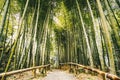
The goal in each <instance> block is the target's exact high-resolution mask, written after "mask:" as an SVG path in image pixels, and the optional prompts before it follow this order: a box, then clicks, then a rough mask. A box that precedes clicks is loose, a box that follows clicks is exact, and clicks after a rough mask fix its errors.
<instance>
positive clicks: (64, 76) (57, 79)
mask: <svg viewBox="0 0 120 80" xmlns="http://www.w3.org/2000/svg"><path fill="white" fill-rule="evenodd" d="M39 80H41V79H39ZM42 80H77V79H76V77H75V76H74V75H73V74H70V73H68V72H67V71H60V70H53V71H52V72H49V73H48V74H47V76H46V77H44V78H43V79H42Z"/></svg>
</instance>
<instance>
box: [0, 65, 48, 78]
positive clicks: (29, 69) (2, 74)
mask: <svg viewBox="0 0 120 80" xmlns="http://www.w3.org/2000/svg"><path fill="white" fill-rule="evenodd" d="M49 66H50V64H47V65H41V66H35V67H30V68H26V69H20V70H15V71H10V72H4V73H1V74H0V77H3V76H4V77H5V76H10V75H13V74H17V73H22V72H26V71H31V70H36V69H40V68H47V67H49Z"/></svg>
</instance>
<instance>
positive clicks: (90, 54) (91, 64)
mask: <svg viewBox="0 0 120 80" xmlns="http://www.w3.org/2000/svg"><path fill="white" fill-rule="evenodd" d="M76 4H77V9H78V12H79V17H80V20H81V24H82V28H83V32H84V36H85V40H86V44H87V48H88V54H89V60H90V66H91V67H93V66H94V64H93V59H92V53H91V49H90V44H89V41H88V37H87V33H86V30H85V25H84V22H83V18H82V14H81V11H80V6H79V4H78V1H77V0H76Z"/></svg>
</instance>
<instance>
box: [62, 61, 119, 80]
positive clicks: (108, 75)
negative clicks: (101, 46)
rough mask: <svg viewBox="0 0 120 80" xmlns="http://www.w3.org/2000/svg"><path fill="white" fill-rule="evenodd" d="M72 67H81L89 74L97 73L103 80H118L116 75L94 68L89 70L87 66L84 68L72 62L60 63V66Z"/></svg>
mask: <svg viewBox="0 0 120 80" xmlns="http://www.w3.org/2000/svg"><path fill="white" fill-rule="evenodd" d="M66 64H67V65H73V66H77V67H81V68H83V69H85V70H89V71H91V72H95V73H98V74H100V75H101V76H103V78H104V80H106V79H105V78H109V79H112V80H120V77H118V76H116V75H113V74H110V73H106V72H104V71H101V70H99V69H95V68H91V67H89V66H84V65H81V64H77V63H72V62H68V63H60V65H66Z"/></svg>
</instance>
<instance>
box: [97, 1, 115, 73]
mask: <svg viewBox="0 0 120 80" xmlns="http://www.w3.org/2000/svg"><path fill="white" fill-rule="evenodd" d="M96 1H97V5H98V10H99V13H100V17H101V20H102V24H103V26H101V27H102V30H103V34H104V36H105V37H104V38H105V43H106V45H107V49H108V54H109V60H110V73H112V74H116V72H115V62H114V56H113V50H112V43H111V38H110V35H109V31H108V26H107V23H106V19H105V15H104V12H103V9H102V5H101V3H100V0H96Z"/></svg>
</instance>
